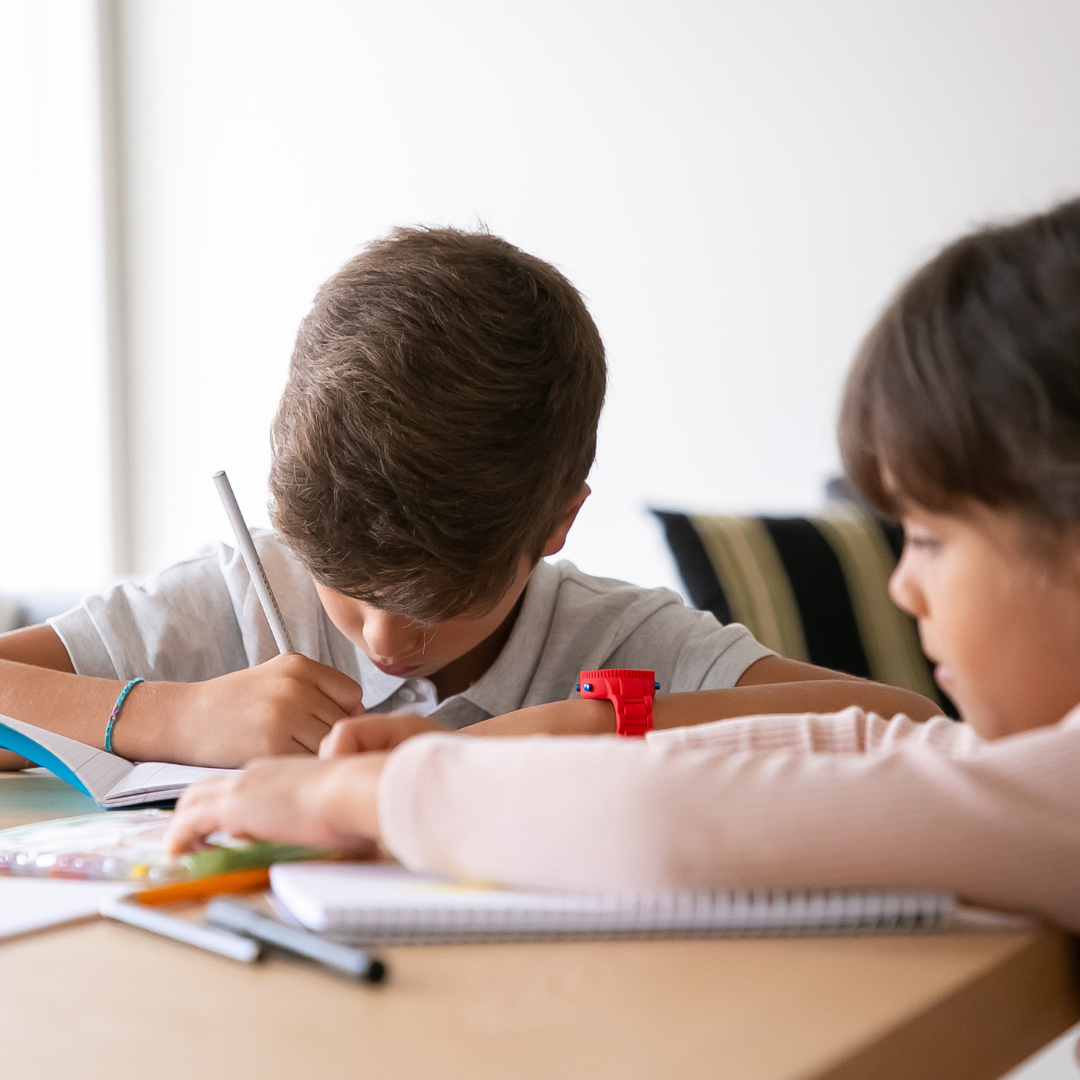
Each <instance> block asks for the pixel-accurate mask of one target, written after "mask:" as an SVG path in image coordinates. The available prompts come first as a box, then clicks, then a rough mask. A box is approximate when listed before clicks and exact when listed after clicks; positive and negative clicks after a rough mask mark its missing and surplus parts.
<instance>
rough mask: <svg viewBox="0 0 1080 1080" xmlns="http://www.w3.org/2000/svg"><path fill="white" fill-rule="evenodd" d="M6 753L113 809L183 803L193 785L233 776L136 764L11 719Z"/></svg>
mask: <svg viewBox="0 0 1080 1080" xmlns="http://www.w3.org/2000/svg"><path fill="white" fill-rule="evenodd" d="M0 748H2V749H4V750H11V751H13V752H14V753H16V754H20V755H21V756H22V757H24V758H29V759H30V760H31V761H32V762H33V763H34V764H35V765H41V766H43V767H44V768H46V769H48V770H49V771H50V772H51V773H54V774H55V775H56V776H58V777H60V779H61V780H66V781H67V782H68V783H69V784H71V786H72V787H76V788H78V789H79V790H80V791H82V792H85V793H86V794H87V795H89V796H90V798H91V799H93V800H94V802H96V803H97V804H98V806H102V807H105V808H106V809H109V810H111V809H115V808H116V807H119V806H141V805H143V804H144V803H156V802H166V801H168V800H171V799H177V798H179V797H180V793H181V792H182V791H183V790H184V788H186V787H187V786H188V784H193V783H195V781H196V780H202V779H203V778H204V777H207V776H218V775H220V774H222V773H228V772H231V771H232V770H230V769H200V768H196V767H195V766H193V765H170V764H167V763H165V762H161V761H144V762H141V763H140V764H138V765H135V764H133V763H132V762H130V761H128V760H127V759H126V758H122V757H117V756H116V754H106V753H105V751H104V750H95V749H94V747H92V746H87V745H86V744H85V743H81V742H77V741H76V740H75V739H69V738H67V737H66V736H64V735H57V734H56V732H54V731H46V730H45V729H44V728H39V727H35V726H34V725H33V724H27V723H24V722H23V721H22V720H13V719H12V718H11V717H10V716H0Z"/></svg>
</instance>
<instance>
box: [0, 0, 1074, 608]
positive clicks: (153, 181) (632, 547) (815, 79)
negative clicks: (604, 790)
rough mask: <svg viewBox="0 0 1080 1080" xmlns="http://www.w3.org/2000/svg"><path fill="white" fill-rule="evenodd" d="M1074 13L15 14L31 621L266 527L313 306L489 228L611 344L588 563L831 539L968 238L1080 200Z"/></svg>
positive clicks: (513, 7) (7, 278)
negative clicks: (954, 256)
mask: <svg viewBox="0 0 1080 1080" xmlns="http://www.w3.org/2000/svg"><path fill="white" fill-rule="evenodd" d="M1078 55H1080V2H1077V0H875V2H874V3H872V4H868V3H866V2H865V0H818V2H816V3H813V4H808V3H805V2H804V0H758V2H756V3H752V4H748V3H744V2H735V0H711V2H708V3H706V2H704V0H664V2H660V0H618V2H615V0H573V2H572V3H571V2H562V0H548V2H547V3H543V4H525V3H516V2H512V0H498V2H489V0H457V2H456V3H452V4H450V3H446V2H445V0H442V2H434V0H433V2H427V0H395V2H394V3H389V2H385V0H384V2H381V3H377V2H366V0H96V2H95V0H0V148H2V149H0V153H2V155H3V168H2V169H0V409H2V413H0V453H2V455H3V457H2V460H3V465H2V468H0V513H2V517H0V523H2V528H0V594H8V595H11V594H25V593H33V594H42V593H46V594H67V593H78V592H80V591H83V590H89V589H93V588H97V587H100V586H102V585H104V584H107V583H108V582H109V581H110V580H112V579H113V578H115V577H116V576H117V575H119V574H124V573H142V572H145V571H149V570H152V569H155V568H157V567H160V566H163V565H165V564H167V563H169V562H172V561H175V560H177V559H180V558H183V557H184V556H185V555H187V554H189V553H191V552H192V551H194V550H195V549H197V548H198V546H199V545H200V544H201V543H202V542H204V541H206V540H208V539H212V538H215V537H218V536H221V537H227V536H228V535H229V532H228V526H227V523H226V521H225V519H224V516H223V514H222V511H221V508H220V505H219V503H218V499H217V496H216V494H215V492H214V489H213V486H212V484H211V482H210V475H211V473H212V472H213V471H214V470H216V469H219V468H225V469H227V470H228V471H229V474H230V476H231V477H232V480H233V483H234V486H235V488H236V490H237V493H238V496H239V498H240V501H241V504H242V506H243V507H244V509H245V511H246V513H247V515H248V518H249V521H250V522H251V523H252V524H257V523H265V522H266V520H267V519H266V511H265V504H266V487H265V477H266V472H267V467H268V460H269V449H268V436H267V431H268V426H269V422H270V418H271V416H272V414H273V411H274V408H275V405H276V402H277V398H278V396H279V394H280V392H281V388H282V386H283V383H284V380H285V375H286V370H287V365H288V359H289V354H290V351H291V347H292V341H293V337H294V334H295V332H296V328H297V325H298V323H299V321H300V319H301V317H302V316H303V315H304V313H305V312H306V310H307V308H308V306H309V304H310V302H311V299H312V297H313V295H314V293H315V290H316V289H317V287H318V286H319V284H320V283H321V282H322V281H323V280H324V279H325V278H326V277H327V276H328V275H329V274H331V273H332V272H333V271H334V270H335V269H336V268H337V267H338V266H340V265H341V264H342V263H343V262H344V261H345V260H347V259H348V258H350V257H351V256H352V255H353V254H354V253H355V252H356V251H358V250H359V249H360V248H361V247H362V246H363V245H364V244H365V243H366V242H367V241H368V240H370V239H372V238H373V237H376V236H379V235H380V234H382V233H384V232H385V231H386V230H387V229H389V228H391V227H392V226H394V225H399V224H413V223H424V224H452V225H458V226H462V227H466V228H468V227H475V226H476V225H478V224H480V223H484V224H486V225H487V226H488V227H489V228H490V229H491V230H492V231H494V232H496V233H498V234H500V235H502V236H505V237H506V238H507V239H508V240H510V241H511V242H513V243H515V244H517V245H519V246H520V247H523V248H524V249H526V250H527V251H530V252H533V253H535V254H537V255H539V256H542V257H543V258H545V259H548V260H550V261H551V262H553V263H555V264H556V265H557V266H559V267H560V268H561V269H562V270H563V271H564V272H565V273H566V274H567V275H568V276H569V278H570V279H571V280H572V281H573V282H574V283H575V284H576V285H577V286H578V287H579V288H580V289H581V290H582V292H583V293H584V294H585V296H586V298H587V300H588V303H589V306H590V309H591V311H592V313H593V315H594V317H595V319H596V321H597V323H598V325H599V327H600V330H601V333H602V334H603V336H604V339H605V341H606V343H607V348H608V355H609V360H610V367H611V383H610V385H611V391H610V396H609V399H608V403H607V408H606V411H605V415H604V419H603V424H602V430H601V440H600V449H599V457H598V460H597V463H596V467H595V469H594V471H593V475H592V478H591V483H592V486H593V490H594V494H593V497H592V499H591V500H590V502H589V504H588V505H587V506H586V509H585V510H584V512H583V513H582V515H581V517H580V519H579V523H578V524H577V526H576V527H575V530H574V532H573V533H572V535H571V538H570V541H569V544H568V546H567V551H566V553H567V555H568V556H569V557H570V558H572V559H574V560H575V561H576V562H577V563H578V564H579V565H580V566H581V567H582V568H583V569H585V570H587V571H589V572H592V573H599V574H604V575H608V576H613V577H622V578H627V579H630V580H634V581H636V582H638V583H640V584H642V585H670V586H673V587H678V581H677V578H676V574H675V570H674V566H673V564H672V562H671V560H670V558H669V556H668V555H667V553H666V549H665V547H664V544H663V540H662V537H661V533H660V530H659V528H658V527H657V526H656V525H655V523H654V522H653V521H652V519H651V518H650V517H649V516H648V514H647V513H646V507H649V506H654V507H660V508H678V509H684V510H695V511H737V512H738V511H746V512H755V511H756V512H769V511H773V512H775V511H780V512H786V511H792V512H794V511H799V510H812V509H814V508H816V507H817V506H818V505H819V504H820V503H821V501H822V489H823V484H824V481H825V480H826V478H827V477H829V476H830V475H832V474H834V473H835V472H836V471H837V468H838V460H837V454H836V449H835V440H834V434H833V428H834V423H835V416H836V408H837V402H838V396H839V392H840V387H841V384H842V380H843V376H844V372H845V370H846V368H847V365H848V362H849V360H850V358H851V355H852V353H853V351H854V349H855V348H856V346H857V344H858V342H859V340H860V338H861V336H862V334H863V333H864V332H865V330H866V329H867V327H868V325H869V323H870V321H871V320H872V319H873V318H874V316H875V314H876V313H877V311H878V310H879V309H880V308H881V306H882V305H883V304H884V303H885V302H886V300H887V299H888V297H889V295H890V293H891V292H892V291H893V289H894V288H895V287H896V286H897V284H898V283H899V282H900V281H901V280H902V278H903V277H904V276H905V275H906V274H907V273H909V272H910V271H911V270H912V269H913V268H914V267H915V266H916V265H917V264H918V263H920V262H921V261H922V260H924V259H925V258H926V257H928V256H929V255H931V254H932V253H933V252H934V251H935V250H936V249H937V247H938V246H939V245H940V244H942V243H943V242H944V241H946V240H948V239H949V238H951V237H952V236H953V235H955V234H957V233H958V232H960V231H963V230H965V229H967V228H969V227H970V226H972V225H975V224H978V223H981V222H984V221H986V220H987V219H997V218H1002V217H1005V218H1008V217H1013V216H1017V215H1021V214H1025V213H1028V212H1031V211H1034V210H1037V209H1040V208H1042V207H1045V206H1047V205H1049V204H1050V203H1052V202H1054V201H1057V200H1060V199H1062V198H1065V197H1067V196H1069V195H1073V194H1076V193H1078V192H1080V63H1078V62H1077V56H1078Z"/></svg>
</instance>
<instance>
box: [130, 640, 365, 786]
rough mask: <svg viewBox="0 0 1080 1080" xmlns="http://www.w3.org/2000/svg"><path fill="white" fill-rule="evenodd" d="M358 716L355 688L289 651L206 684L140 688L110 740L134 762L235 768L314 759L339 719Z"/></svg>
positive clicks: (358, 692)
mask: <svg viewBox="0 0 1080 1080" xmlns="http://www.w3.org/2000/svg"><path fill="white" fill-rule="evenodd" d="M361 712H363V691H362V690H361V688H360V686H359V684H358V683H356V682H354V681H353V680H352V679H350V678H349V676H348V675H344V674H342V673H341V672H340V671H337V670H336V669H334V668H332V667H327V666H326V665H325V664H319V663H317V662H316V661H314V660H309V659H308V658H307V657H305V656H300V655H299V654H297V653H288V654H285V655H283V656H276V657H274V659H273V660H268V661H267V662H266V663H265V664H260V665H259V666H258V667H253V668H247V669H245V670H243V671H234V672H231V673H230V674H228V675H222V676H221V677H220V678H217V679H208V680H207V681H206V682H200V683H147V684H145V685H144V686H141V687H139V688H138V689H137V690H136V692H135V693H133V694H132V695H131V698H130V699H129V701H128V703H127V704H126V705H125V706H124V712H123V713H122V714H121V717H120V720H119V721H118V722H117V724H116V728H115V734H114V740H113V741H114V745H115V746H116V752H117V753H118V754H120V755H121V756H122V757H127V758H132V759H134V760H136V761H161V760H164V761H170V760H171V761H179V762H184V763H188V764H193V765H213V766H219V767H223V768H237V767H239V766H242V765H244V764H246V763H247V762H248V761H250V760H251V759H252V758H255V757H263V756H265V755H268V754H314V753H316V752H317V751H318V749H319V743H320V742H322V740H323V739H324V738H325V737H326V735H327V734H328V733H329V731H330V729H331V727H333V725H334V724H335V723H336V722H337V721H338V720H340V719H341V718H342V717H343V716H349V715H353V714H356V713H361Z"/></svg>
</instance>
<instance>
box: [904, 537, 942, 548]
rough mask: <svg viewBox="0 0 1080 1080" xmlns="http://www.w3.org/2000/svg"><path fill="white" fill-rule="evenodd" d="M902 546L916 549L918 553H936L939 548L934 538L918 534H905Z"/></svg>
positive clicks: (938, 543)
mask: <svg viewBox="0 0 1080 1080" xmlns="http://www.w3.org/2000/svg"><path fill="white" fill-rule="evenodd" d="M904 544H905V546H906V547H912V548H918V549H919V550H920V551H936V550H937V549H938V547H939V546H940V541H939V540H938V539H937V537H935V536H919V535H918V534H916V535H912V534H911V533H906V534H905V535H904Z"/></svg>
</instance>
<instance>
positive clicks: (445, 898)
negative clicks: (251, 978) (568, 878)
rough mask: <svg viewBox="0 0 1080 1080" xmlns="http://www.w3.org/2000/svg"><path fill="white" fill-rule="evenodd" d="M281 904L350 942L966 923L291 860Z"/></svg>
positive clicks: (747, 896) (772, 899)
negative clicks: (551, 888)
mask: <svg viewBox="0 0 1080 1080" xmlns="http://www.w3.org/2000/svg"><path fill="white" fill-rule="evenodd" d="M270 881H271V885H272V887H273V890H274V900H275V905H274V906H275V908H276V909H277V910H278V911H279V912H281V913H282V914H283V915H286V916H288V917H291V918H292V919H294V920H296V922H297V923H299V924H300V925H301V926H303V927H305V928H307V929H309V930H314V931H317V932H320V933H323V934H326V935H327V936H330V937H333V938H335V939H338V940H341V941H348V942H350V943H356V944H361V943H374V942H383V943H395V942H397V943H401V944H405V943H416V944H419V943H433V942H438V941H502V940H529V939H539V938H547V937H590V938H597V937H605V938H606V937H717V936H725V935H727V936H739V935H779V934H890V933H893V934H895V933H914V932H931V931H935V930H943V929H947V928H949V927H951V926H953V925H954V923H955V921H956V918H957V913H958V905H957V903H956V900H955V899H954V897H952V896H948V895H944V894H936V893H915V892H895V893H880V892H864V891H854V890H827V891H826V890H823V891H806V892H803V891H795V890H749V891H745V892H743V891H732V892H728V891H716V892H697V893H689V892H686V893H664V894H653V895H633V896H627V895H600V894H567V893H556V892H520V891H516V890H508V889H499V888H486V887H483V886H477V885H463V884H461V883H460V882H456V881H454V880H453V879H451V878H447V877H443V876H440V875H437V874H416V873H412V872H410V871H408V870H405V869H403V868H401V867H399V866H387V865H380V864H370V863H368V864H363V863H361V864H357V863H306V864H304V865H284V864H279V865H277V866H274V867H272V868H271V870H270Z"/></svg>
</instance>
